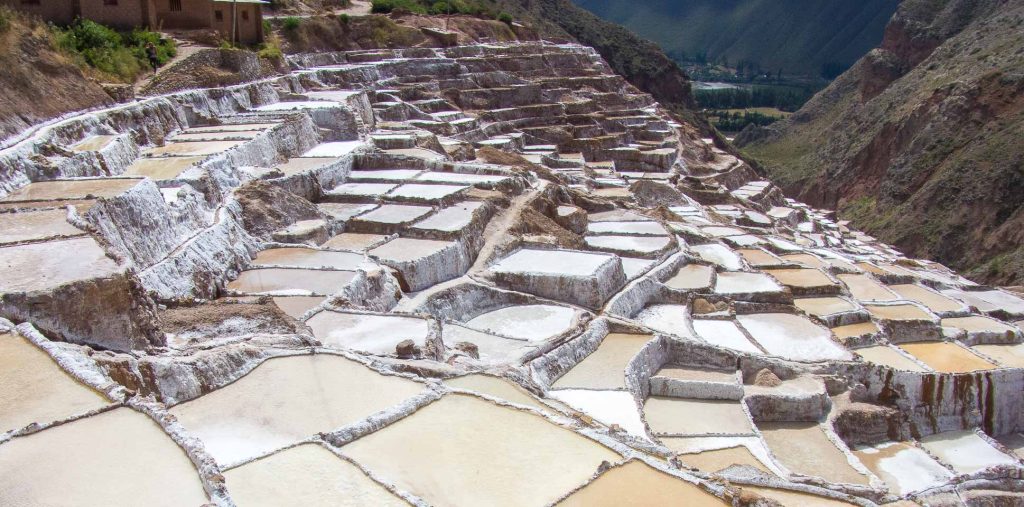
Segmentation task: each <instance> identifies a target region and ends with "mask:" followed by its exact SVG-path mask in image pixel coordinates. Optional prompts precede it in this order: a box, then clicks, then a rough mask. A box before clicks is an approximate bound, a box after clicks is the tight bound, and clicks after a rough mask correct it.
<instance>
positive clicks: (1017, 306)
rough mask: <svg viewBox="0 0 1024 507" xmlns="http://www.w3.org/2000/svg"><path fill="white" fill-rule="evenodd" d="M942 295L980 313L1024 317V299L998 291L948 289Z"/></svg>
mask: <svg viewBox="0 0 1024 507" xmlns="http://www.w3.org/2000/svg"><path fill="white" fill-rule="evenodd" d="M942 293H943V294H945V295H947V296H949V297H952V298H956V299H959V300H960V301H963V302H965V303H967V304H969V305H971V306H973V307H975V308H977V309H978V310H981V311H982V312H992V311H997V310H1002V311H1004V312H1006V313H1009V314H1011V315H1024V299H1021V298H1019V297H1017V296H1012V295H1010V294H1007V293H1006V292H1003V291H999V290H983V291H962V290H957V289H948V290H944V291H942Z"/></svg>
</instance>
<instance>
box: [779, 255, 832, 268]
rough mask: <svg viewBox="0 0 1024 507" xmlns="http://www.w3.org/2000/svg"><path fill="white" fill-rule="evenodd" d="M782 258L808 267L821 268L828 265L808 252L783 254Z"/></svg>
mask: <svg viewBox="0 0 1024 507" xmlns="http://www.w3.org/2000/svg"><path fill="white" fill-rule="evenodd" d="M782 259H783V260H786V261H789V262H795V263H797V264H802V265H804V266H806V267H808V268H814V269H822V268H826V267H828V264H826V263H825V261H823V260H821V259H819V258H818V257H817V256H814V255H811V254H808V253H797V254H789V255H783V256H782Z"/></svg>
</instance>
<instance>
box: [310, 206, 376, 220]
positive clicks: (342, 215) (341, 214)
mask: <svg viewBox="0 0 1024 507" xmlns="http://www.w3.org/2000/svg"><path fill="white" fill-rule="evenodd" d="M378 206H379V205H378V204H359V203H348V202H322V203H319V204H317V205H316V207H317V208H319V209H320V211H323V212H324V213H326V214H327V215H328V216H329V217H331V218H333V219H334V220H337V221H339V222H344V221H346V220H349V219H351V218H352V217H354V216H357V215H361V214H363V213H366V212H367V211H370V210H372V209H377V207H378Z"/></svg>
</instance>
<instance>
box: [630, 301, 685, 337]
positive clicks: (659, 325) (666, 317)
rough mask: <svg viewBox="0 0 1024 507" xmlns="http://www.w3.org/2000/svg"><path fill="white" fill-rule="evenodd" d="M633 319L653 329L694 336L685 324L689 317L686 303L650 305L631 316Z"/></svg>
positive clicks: (683, 335)
mask: <svg viewBox="0 0 1024 507" xmlns="http://www.w3.org/2000/svg"><path fill="white" fill-rule="evenodd" d="M633 320H635V321H637V322H639V323H640V324H643V325H645V326H647V327H649V328H651V329H653V330H655V331H659V332H662V333H667V334H672V335H676V336H680V337H683V338H695V337H694V335H693V331H690V327H689V326H688V325H687V322H688V321H689V320H690V317H689V311H688V310H687V308H686V305H651V306H648V307H647V308H644V309H643V310H642V311H641V312H640V313H638V314H637V315H636V316H635V317H633Z"/></svg>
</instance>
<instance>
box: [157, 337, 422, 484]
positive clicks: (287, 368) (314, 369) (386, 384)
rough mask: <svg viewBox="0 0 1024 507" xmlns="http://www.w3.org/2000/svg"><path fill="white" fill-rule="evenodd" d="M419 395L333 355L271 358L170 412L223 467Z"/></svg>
mask: <svg viewBox="0 0 1024 507" xmlns="http://www.w3.org/2000/svg"><path fill="white" fill-rule="evenodd" d="M422 391H423V385H422V384H418V383H416V382H413V381H411V380H407V379H404V378H400V377H393V376H385V375H381V374H379V373H377V372H375V371H373V370H371V369H369V368H367V367H365V366H363V365H361V364H359V363H356V362H354V361H351V360H348V359H345V358H343V357H340V356H335V355H331V354H315V355H304V356H289V357H281V358H276V359H270V360H267V361H265V362H264V363H263V364H261V365H259V366H258V367H256V369H254V370H253V371H251V372H249V373H248V374H247V375H245V376H244V377H242V378H240V379H238V380H236V381H235V382H233V383H231V384H228V385H227V386H224V387H221V388H220V389H217V390H215V391H213V392H211V393H209V394H206V395H204V396H202V397H200V398H197V399H195V400H192V401H189V402H186V403H182V404H180V405H177V406H175V407H172V408H171V409H170V413H171V414H173V415H174V416H175V417H177V418H178V420H179V421H180V422H181V424H182V425H183V426H184V427H185V428H187V429H188V431H189V432H190V433H191V434H192V435H193V436H195V437H197V438H199V439H200V440H202V441H203V443H204V444H205V445H206V450H207V451H208V452H209V453H210V454H211V455H212V456H213V458H214V459H216V460H217V462H218V463H220V464H221V465H222V466H228V465H231V464H234V463H237V462H239V461H243V460H245V459H248V458H252V457H255V456H259V455H261V454H263V453H266V452H268V451H271V450H274V449H277V448H280V447H283V446H286V445H289V444H292V443H295V442H298V441H300V440H302V439H305V438H308V437H311V436H313V435H315V434H316V433H319V432H325V431H332V430H335V429H338V428H341V427H343V426H345V425H348V424H353V423H355V422H358V421H360V420H362V419H364V418H366V417H368V416H370V415H372V414H374V413H377V412H379V411H381V410H384V409H387V408H390V407H392V406H394V405H397V404H399V403H401V402H403V401H404V400H407V399H409V398H411V397H413V396H416V395H417V394H419V393H420V392H422Z"/></svg>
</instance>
